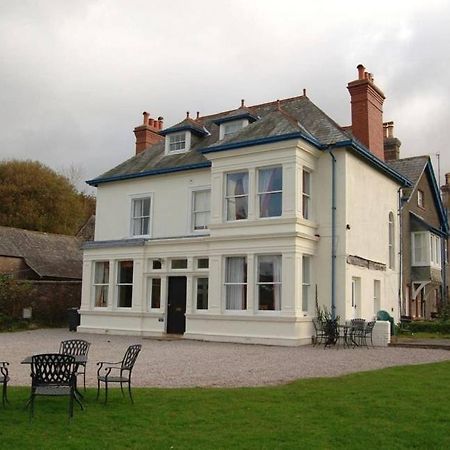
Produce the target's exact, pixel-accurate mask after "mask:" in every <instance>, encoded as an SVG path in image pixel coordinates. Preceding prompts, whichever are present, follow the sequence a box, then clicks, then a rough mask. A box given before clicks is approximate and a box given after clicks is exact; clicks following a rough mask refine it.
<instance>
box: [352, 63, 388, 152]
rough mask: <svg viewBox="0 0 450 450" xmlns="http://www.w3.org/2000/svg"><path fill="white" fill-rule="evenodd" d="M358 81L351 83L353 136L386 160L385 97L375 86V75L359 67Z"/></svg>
mask: <svg viewBox="0 0 450 450" xmlns="http://www.w3.org/2000/svg"><path fill="white" fill-rule="evenodd" d="M357 69H358V79H357V80H354V81H350V83H348V85H347V89H348V90H349V92H350V98H351V105H352V134H353V136H354V137H355V138H356V139H358V140H359V141H360V142H362V143H363V144H364V145H365V146H366V147H367V148H368V149H369V150H370V151H371V152H372V153H374V154H375V155H376V156H378V158H380V159H383V160H384V148H383V140H384V139H383V137H384V136H383V102H384V99H385V96H384V94H383V92H382V91H381V90H380V89H379V88H378V87H377V86H376V85H375V83H374V78H373V75H372V74H371V73H369V72H366V69H365V67H364V66H363V65H362V64H360V65H359V66H358V67H357Z"/></svg>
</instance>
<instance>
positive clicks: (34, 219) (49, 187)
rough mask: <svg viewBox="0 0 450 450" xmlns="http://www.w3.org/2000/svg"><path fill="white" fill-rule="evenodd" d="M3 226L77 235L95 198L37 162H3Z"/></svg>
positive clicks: (0, 164) (0, 166) (0, 191)
mask: <svg viewBox="0 0 450 450" xmlns="http://www.w3.org/2000/svg"><path fill="white" fill-rule="evenodd" d="M0 179H1V180H2V182H1V184H0V225H3V226H7V227H16V228H24V229H27V230H36V231H45V232H48V233H59V234H72V235H73V234H76V232H77V231H78V229H79V228H80V227H81V225H82V224H83V223H84V222H85V221H86V220H87V219H88V217H89V216H90V215H91V214H92V213H93V209H94V208H95V206H94V205H95V200H94V199H93V197H90V196H87V195H86V194H81V193H79V192H78V191H77V190H76V189H75V187H74V185H73V184H72V183H71V182H70V181H69V180H68V179H67V178H66V177H64V176H62V175H59V174H57V173H56V172H55V171H53V170H52V169H50V168H49V167H46V166H44V165H43V164H41V163H39V162H37V161H29V160H28V161H19V160H9V161H2V162H0Z"/></svg>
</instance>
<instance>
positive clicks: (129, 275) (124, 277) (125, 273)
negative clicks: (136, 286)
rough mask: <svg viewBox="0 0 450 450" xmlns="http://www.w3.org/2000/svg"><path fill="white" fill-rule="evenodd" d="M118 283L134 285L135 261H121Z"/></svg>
mask: <svg viewBox="0 0 450 450" xmlns="http://www.w3.org/2000/svg"><path fill="white" fill-rule="evenodd" d="M118 268H119V270H118V274H117V275H118V278H117V280H118V282H119V283H131V284H132V283H133V261H119V264H118Z"/></svg>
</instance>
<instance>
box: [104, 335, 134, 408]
mask: <svg viewBox="0 0 450 450" xmlns="http://www.w3.org/2000/svg"><path fill="white" fill-rule="evenodd" d="M141 348H142V346H141V345H140V344H135V345H130V346H129V347H128V349H127V351H126V352H125V356H124V357H123V359H122V361H118V362H108V361H100V362H98V363H97V365H98V366H99V367H98V370H97V400H98V397H99V395H100V383H105V404H106V402H107V401H108V385H109V384H110V383H120V390H121V391H122V395H125V394H124V392H123V384H124V383H126V384H128V394H129V396H130V400H131V403H134V401H133V397H132V395H131V372H132V371H133V367H134V363H135V362H136V359H137V357H138V355H139V352H140V351H141Z"/></svg>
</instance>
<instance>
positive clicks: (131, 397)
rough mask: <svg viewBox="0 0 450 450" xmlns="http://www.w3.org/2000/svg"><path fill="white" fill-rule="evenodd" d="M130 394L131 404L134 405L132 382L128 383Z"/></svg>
mask: <svg viewBox="0 0 450 450" xmlns="http://www.w3.org/2000/svg"><path fill="white" fill-rule="evenodd" d="M128 394H129V395H130V400H131V403H132V404H133V405H134V400H133V396H132V395H131V381H130V380H129V381H128Z"/></svg>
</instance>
